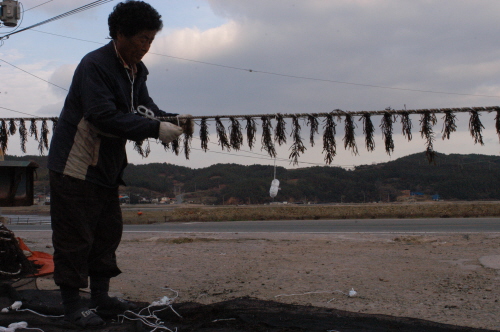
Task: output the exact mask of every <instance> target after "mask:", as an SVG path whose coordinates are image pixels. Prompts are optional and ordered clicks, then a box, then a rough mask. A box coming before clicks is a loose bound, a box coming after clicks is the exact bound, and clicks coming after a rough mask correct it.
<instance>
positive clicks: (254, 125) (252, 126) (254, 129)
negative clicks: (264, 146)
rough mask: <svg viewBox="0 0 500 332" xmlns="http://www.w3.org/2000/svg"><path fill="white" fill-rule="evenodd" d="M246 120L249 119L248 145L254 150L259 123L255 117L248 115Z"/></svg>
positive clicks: (247, 128) (247, 125)
mask: <svg viewBox="0 0 500 332" xmlns="http://www.w3.org/2000/svg"><path fill="white" fill-rule="evenodd" d="M245 120H247V124H246V126H245V129H246V130H247V142H248V147H249V148H250V150H252V148H253V146H254V144H255V133H256V132H257V123H256V122H255V119H253V118H252V117H250V116H246V117H245Z"/></svg>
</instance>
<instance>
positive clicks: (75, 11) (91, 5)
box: [0, 0, 114, 39]
mask: <svg viewBox="0 0 500 332" xmlns="http://www.w3.org/2000/svg"><path fill="white" fill-rule="evenodd" d="M111 1H114V0H98V1H94V2H91V3H89V4H86V5H84V6H81V7H78V8H76V9H73V10H70V11H68V12H66V13H63V14H61V15H57V16H54V17H52V18H49V19H48V20H45V21H42V22H39V23H36V24H33V25H30V26H29V27H27V28H24V29H21V30H17V31H14V32H11V33H8V34H5V35H4V36H2V37H0V39H7V38H9V37H10V36H12V35H14V34H16V33H19V32H22V31H26V30H29V29H31V28H35V27H37V26H40V25H43V24H47V23H50V22H53V21H56V20H60V19H62V18H65V17H68V16H70V15H74V14H78V13H80V12H82V11H85V10H87V9H90V8H94V7H97V6H100V5H103V4H105V3H108V2H111Z"/></svg>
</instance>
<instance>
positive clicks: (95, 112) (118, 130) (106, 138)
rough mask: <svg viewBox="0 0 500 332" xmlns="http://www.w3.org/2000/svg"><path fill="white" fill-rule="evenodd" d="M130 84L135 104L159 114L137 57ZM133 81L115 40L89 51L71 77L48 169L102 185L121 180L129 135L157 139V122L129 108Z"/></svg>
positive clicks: (119, 182)
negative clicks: (134, 71) (117, 49)
mask: <svg viewBox="0 0 500 332" xmlns="http://www.w3.org/2000/svg"><path fill="white" fill-rule="evenodd" d="M137 69H138V72H137V75H136V77H135V80H134V83H133V90H134V91H133V104H134V105H133V108H134V109H137V106H139V105H143V106H146V107H147V108H149V109H151V110H152V111H153V112H155V114H156V115H157V116H168V115H171V114H168V113H164V112H163V111H160V110H159V109H158V106H156V104H155V103H154V102H153V100H152V99H151V97H150V96H149V93H148V89H147V87H146V79H147V75H148V70H147V68H146V66H145V65H144V64H143V63H142V62H140V63H139V64H137ZM131 90H132V81H131V79H130V78H129V76H128V74H127V70H126V69H125V67H124V66H123V64H122V63H121V61H120V59H119V58H118V56H117V54H116V51H115V48H114V45H113V42H112V41H111V42H110V43H109V44H107V45H106V46H103V47H101V48H99V49H97V50H95V51H93V52H90V53H89V54H87V55H86V56H85V57H84V58H83V59H82V61H81V62H80V64H79V65H78V67H77V68H76V71H75V74H74V76H73V81H72V83H71V87H70V89H69V93H68V96H67V97H66V101H65V103H64V107H63V110H62V112H61V115H60V117H59V121H58V122H57V127H56V129H55V131H54V134H53V136H52V141H51V144H50V150H49V158H48V166H47V167H48V168H49V169H50V170H52V171H55V172H58V173H62V174H65V175H69V176H71V177H74V178H77V179H81V180H86V181H90V182H93V183H96V184H98V185H102V186H106V187H116V186H118V185H120V184H123V180H122V174H123V170H124V168H125V166H126V165H127V155H126V150H125V144H126V142H127V140H133V141H140V140H143V139H146V138H148V137H151V138H157V137H158V130H159V122H158V121H155V120H151V119H147V118H144V117H142V116H139V115H137V114H134V113H132V95H131Z"/></svg>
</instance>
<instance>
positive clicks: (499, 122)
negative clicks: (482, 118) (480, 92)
mask: <svg viewBox="0 0 500 332" xmlns="http://www.w3.org/2000/svg"><path fill="white" fill-rule="evenodd" d="M495 129H496V130H497V135H498V139H500V110H499V111H497V115H496V116H495Z"/></svg>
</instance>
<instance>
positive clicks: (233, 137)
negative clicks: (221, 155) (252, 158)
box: [229, 117, 243, 151]
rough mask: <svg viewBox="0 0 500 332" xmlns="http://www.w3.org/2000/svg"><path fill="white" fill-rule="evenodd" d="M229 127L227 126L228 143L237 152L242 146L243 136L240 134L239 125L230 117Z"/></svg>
mask: <svg viewBox="0 0 500 332" xmlns="http://www.w3.org/2000/svg"><path fill="white" fill-rule="evenodd" d="M229 121H231V125H230V126H229V143H230V144H231V147H232V148H233V149H235V150H236V151H238V150H239V149H240V148H241V145H242V144H243V134H242V133H241V124H240V122H239V121H238V120H237V119H235V118H234V117H230V118H229Z"/></svg>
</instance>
